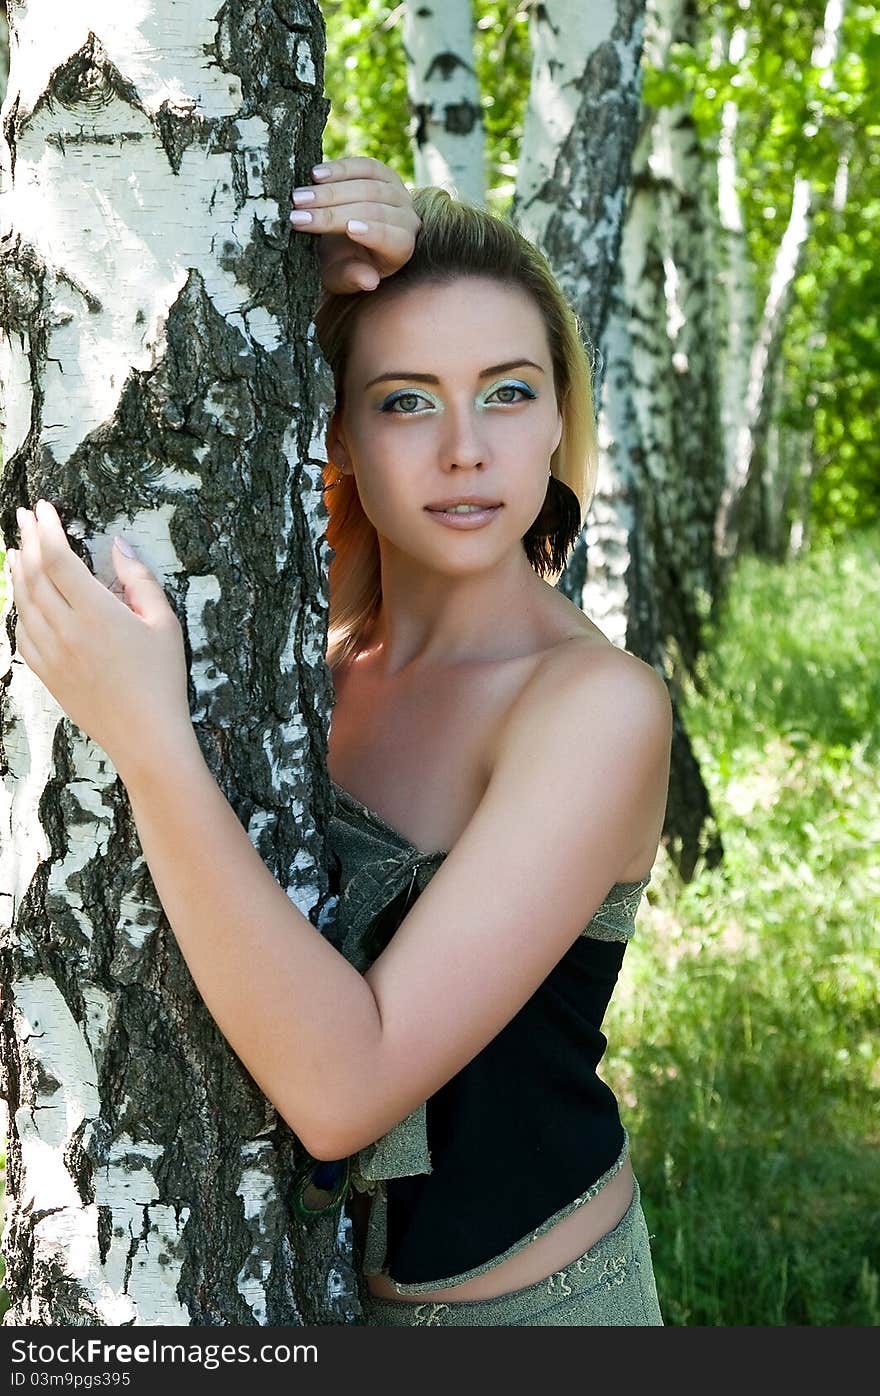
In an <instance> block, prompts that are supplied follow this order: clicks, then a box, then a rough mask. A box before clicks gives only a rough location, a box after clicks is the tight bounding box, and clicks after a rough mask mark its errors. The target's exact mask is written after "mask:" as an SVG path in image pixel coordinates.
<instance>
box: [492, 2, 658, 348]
mask: <svg viewBox="0 0 880 1396" xmlns="http://www.w3.org/2000/svg"><path fill="white" fill-rule="evenodd" d="M644 9H645V4H644V0H595V3H591V4H589V5H584V4H583V3H582V0H547V3H545V4H541V5H536V6H534V7H533V8H532V10H531V11H530V19H529V24H530V35H531V43H532V77H531V86H530V90H529V100H528V105H527V108H526V116H525V123H524V128H523V140H522V148H521V151H520V161H519V169H518V172H517V183H516V191H515V194H514V201H513V206H512V210H511V212H512V216H513V217H514V218H515V219H516V222H517V223H518V225H519V227H520V228H521V229H522V231H523V232H524V233H525V235H526V237H529V238H531V239H532V241H533V242H536V243H537V244H538V246H539V247H541V248H543V250H544V252H545V253H546V254H547V256H548V257H549V259H550V262H551V265H552V266H553V270H554V272H555V274H556V276H557V277H558V279H559V281H560V283H561V285H562V286H563V288H564V290H565V291H566V293H567V295H568V296H569V297H570V299H571V300H572V302H573V303H574V304H575V306H576V307H577V309H578V312H579V314H580V316H581V319H582V321H583V324H584V326H585V329H586V332H587V333H588V335H589V336H590V339H591V340H592V342H593V343H594V344H596V345H600V344H601V343H602V337H603V332H604V328H605V320H606V317H607V314H608V306H609V303H610V296H611V288H612V283H613V279H614V274H615V268H616V265H617V256H618V249H619V246H620V234H621V228H622V226H623V215H624V206H625V201H626V192H627V187H628V184H629V179H630V163H631V158H632V151H633V147H634V145H635V140H636V134H637V130H638V119H639V101H640V94H641V72H640V68H639V60H640V57H641V51H642V29H643V23H644Z"/></svg>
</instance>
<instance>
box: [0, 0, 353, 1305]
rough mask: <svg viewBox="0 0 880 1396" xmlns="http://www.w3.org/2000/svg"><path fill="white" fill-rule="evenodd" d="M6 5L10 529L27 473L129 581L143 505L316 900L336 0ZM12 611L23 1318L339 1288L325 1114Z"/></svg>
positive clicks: (16, 1300) (11, 1057)
mask: <svg viewBox="0 0 880 1396" xmlns="http://www.w3.org/2000/svg"><path fill="white" fill-rule="evenodd" d="M10 20H11V74H10V83H9V92H8V96H7V100H6V103H5V106H4V111H3V130H4V134H5V137H6V141H7V142H8V144H4V145H3V146H2V149H0V156H2V168H0V253H2V268H0V381H2V383H3V386H4V390H5V401H4V404H3V411H2V412H0V418H2V420H3V423H4V428H3V437H2V448H3V457H4V462H5V464H4V469H3V475H2V478H0V526H2V530H3V534H4V537H5V538H6V540H7V542H10V543H11V542H12V541H13V539H15V538H17V532H18V531H17V526H16V522H15V512H14V510H15V506H16V504H25V505H29V506H33V503H34V502H35V500H36V499H37V498H38V497H40V496H45V497H49V498H54V499H56V500H57V502H58V507H59V511H60V513H61V515H62V518H63V521H64V522H65V525H66V527H67V531H68V536H69V538H70V539H71V542H72V546H74V547H75V549H76V550H77V551H78V552H79V553H80V554H81V555H82V556H83V557H84V558H85V560H86V561H87V563H88V564H89V565H90V566H91V567H92V570H93V571H94V572H95V573H96V575H98V576H99V577H100V578H101V579H102V580H103V581H105V583H107V584H109V582H110V579H111V577H112V570H111V563H110V561H109V540H110V539H111V538H112V536H113V534H114V533H115V532H117V531H125V532H126V533H128V534H129V535H130V536H133V537H134V539H135V540H136V542H137V544H138V545H139V547H140V550H141V553H142V555H143V557H144V559H145V561H146V562H147V564H148V565H149V566H150V567H151V568H152V569H153V570H154V571H155V572H156V573H157V574H158V576H159V578H160V580H161V581H162V582H163V585H164V586H165V588H166V592H167V594H168V596H169V599H170V600H171V602H172V605H173V606H174V608H175V610H176V611H177V614H178V616H179V618H180V620H181V623H182V625H183V627H184V633H185V637H186V645H187V653H188V658H189V661H190V701H191V711H192V716H193V720H194V723H195V727H196V732H197V735H198V739H199V742H200V745H201V747H202V750H203V752H204V754H205V757H206V759H207V761H208V764H209V766H210V768H211V770H212V772H213V773H214V775H215V777H216V778H217V780H218V783H219V784H220V786H221V788H222V789H223V790H224V793H226V795H227V796H228V797H229V799H230V801H231V803H232V804H233V807H234V808H235V810H236V813H237V815H238V817H239V819H240V821H241V823H242V824H243V826H244V827H245V828H246V829H247V831H248V834H249V835H250V837H251V839H252V841H253V843H254V844H255V846H256V847H257V849H258V850H259V852H260V853H261V855H262V856H263V858H264V861H265V862H266V864H267V866H268V867H269V868H270V869H271V871H272V873H273V875H275V876H276V878H278V880H279V882H280V885H281V886H282V887H284V888H285V889H286V891H287V894H288V896H289V897H290V899H291V901H292V902H294V903H295V904H296V905H297V906H298V907H299V908H300V910H301V911H302V912H304V913H305V914H306V915H308V916H309V917H310V918H311V919H312V921H313V923H314V924H315V925H316V926H318V927H319V929H324V926H325V924H326V914H327V912H328V910H329V907H330V899H329V897H328V894H327V886H326V879H325V877H324V875H323V872H322V869H323V867H324V866H325V857H324V847H325V845H324V820H325V817H326V815H327V814H328V813H329V810H330V791H329V785H328V782H327V780H326V762H325V760H324V755H325V750H326V746H325V734H326V731H327V725H328V719H329V712H330V681H329V671H328V670H327V668H326V665H325V664H324V662H323V655H324V651H325V643H326V618H327V597H326V591H325V577H326V568H325V563H326V552H327V549H326V544H325V542H324V535H323V526H324V520H325V519H326V513H325V511H324V508H323V503H322V497H321V494H320V484H321V473H320V472H321V463H322V459H323V456H322V446H321V444H320V443H321V441H322V439H323V426H324V423H325V420H326V406H327V401H328V400H329V399H328V398H326V397H324V396H322V395H323V394H325V392H326V389H325V386H324V385H325V383H326V377H325V374H324V371H323V366H322V364H321V362H320V361H319V359H318V356H317V352H316V349H315V345H314V342H313V339H312V337H311V335H310V333H309V314H310V310H311V306H312V305H313V303H314V300H315V298H316V294H317V289H318V269H317V256H316V248H315V245H314V243H313V242H311V241H310V240H307V239H301V240H297V239H296V238H295V237H293V235H292V234H291V233H290V230H289V225H288V223H287V218H286V215H287V212H288V210H289V207H290V194H291V191H292V188H293V186H294V185H295V184H297V183H300V182H302V180H303V178H304V176H305V175H306V174H307V172H308V170H309V168H310V167H311V165H312V164H313V163H315V162H316V161H317V160H318V159H320V154H321V132H322V128H323V122H324V119H325V117H326V103H325V101H324V99H323V97H322V95H321V92H322V88H321V83H322V68H323V25H322V21H321V17H320V13H319V11H318V9H317V6H316V5H315V4H314V3H312V0H272V2H271V3H270V0H230V3H227V4H224V5H222V6H220V7H218V6H217V5H216V3H208V0H187V3H180V0H144V3H142V4H141V5H140V6H138V7H137V14H136V15H134V14H132V13H129V12H128V11H127V10H126V9H125V8H124V7H117V8H116V10H115V11H113V10H111V9H110V8H109V7H107V6H106V5H104V4H98V3H97V0H82V3H80V4H77V5H69V4H67V3H66V0H27V3H26V4H25V3H23V0H16V3H14V4H12V5H11V7H10ZM0 627H2V634H0V772H2V780H3V784H2V788H0V845H2V860H0V974H2V986H3V1000H2V1016H0V1033H2V1070H3V1081H2V1088H3V1094H4V1095H5V1096H6V1098H7V1100H8V1104H9V1129H10V1134H9V1140H8V1152H7V1171H8V1177H7V1186H8V1197H7V1217H6V1226H5V1229H4V1237H3V1253H4V1256H5V1261H6V1267H7V1270H6V1284H7V1287H8V1290H9V1294H10V1298H11V1308H10V1311H9V1313H8V1315H7V1322H9V1323H11V1324H17V1325H20V1324H52V1325H61V1324H73V1325H83V1324H93V1325H103V1324H135V1325H145V1324H146V1325H152V1324H245V1325H254V1324H267V1323H268V1324H292V1325H298V1324H301V1323H311V1322H325V1323H326V1322H335V1323H341V1322H347V1321H350V1320H351V1319H352V1317H353V1315H354V1314H356V1312H357V1302H356V1300H355V1299H354V1298H353V1297H352V1285H353V1280H352V1276H351V1273H350V1270H349V1256H350V1235H349V1232H350V1225H349V1224H348V1223H347V1221H346V1219H344V1218H343V1220H342V1222H341V1223H340V1225H339V1228H338V1231H337V1227H336V1225H335V1224H328V1225H329V1230H328V1229H327V1228H324V1229H323V1230H322V1229H321V1228H318V1229H316V1230H315V1231H314V1232H310V1233H309V1235H308V1236H304V1235H303V1234H301V1232H300V1231H299V1228H298V1225H297V1223H296V1221H295V1220H294V1218H293V1217H292V1216H291V1209H290V1198H291V1193H292V1189H291V1186H290V1183H291V1175H292V1172H293V1171H294V1169H295V1168H296V1166H297V1165H298V1163H299V1162H300V1160H301V1158H302V1150H301V1147H300V1145H299V1144H298V1142H297V1141H296V1140H295V1139H294V1136H293V1135H292V1133H291V1131H290V1130H289V1129H288V1128H287V1126H286V1125H285V1124H284V1122H283V1121H282V1120H281V1119H280V1118H279V1116H278V1115H277V1114H276V1112H275V1111H274V1109H273V1108H272V1107H271V1105H270V1104H269V1102H268V1101H267V1100H266V1098H265V1097H264V1096H263V1095H262V1093H261V1092H260V1090H259V1089H258V1088H257V1086H256V1085H255V1083H254V1082H253V1080H252V1079H251V1077H250V1076H249V1074H248V1073H247V1071H246V1070H245V1068H244V1067H243V1066H242V1064H241V1062H240V1061H239V1060H238V1058H237V1057H236V1056H235V1055H234V1053H233V1052H232V1051H231V1049H230V1048H229V1047H228V1046H227V1044H226V1042H225V1040H224V1039H223V1038H222V1036H221V1035H220V1033H219V1030H218V1029H217V1028H216V1026H215V1024H214V1022H213V1020H212V1019H211V1017H210V1015H209V1013H208V1011H207V1009H206V1008H205V1006H204V1004H203V1003H202V1001H201V998H200V997H199V995H198V993H197V991H196V989H195V986H194V984H193V982H192V979H191V977H190V975H189V971H188V969H187V968H186V965H185V962H184V960H183V957H182V956H181V954H180V952H179V950H178V947H177V944H176V941H175V939H174V936H173V934H172V933H171V931H170V928H169V926H168V923H167V920H166V919H165V917H164V914H163V911H162V908H161V905H160V903H159V901H158V898H157V895H156V892H155V888H154V887H153V884H152V882H151V880H150V877H149V874H148V871H147V867H146V864H145V861H144V858H143V855H142V851H141V849H140V847H139V844H138V840H137V834H136V829H135V826H134V824H133V821H132V818H131V812H130V807H129V805H128V802H127V799H126V796H125V791H124V788H123V787H122V785H121V784H120V782H119V780H118V779H117V776H116V772H115V771H114V770H113V768H112V766H111V764H110V762H109V761H108V759H107V758H106V756H105V755H104V753H103V752H102V751H101V750H100V749H99V748H98V747H96V746H95V745H94V744H93V743H91V742H90V741H89V740H88V739H87V738H86V737H85V736H84V734H83V733H81V732H80V731H79V730H78V729H77V728H76V727H74V726H73V725H72V724H71V723H70V721H69V720H68V719H67V718H66V717H65V715H64V714H63V713H62V712H61V710H60V709H59V708H58V706H57V705H56V704H55V702H54V700H53V699H52V698H51V696H50V695H49V694H48V693H47V691H46V689H45V688H44V687H43V686H42V685H41V683H40V682H39V680H38V679H37V678H36V677H35V675H34V674H33V673H32V671H31V670H29V669H28V668H27V666H26V665H25V664H24V663H23V662H22V661H21V660H20V658H19V656H18V655H17V654H16V651H15V625H14V612H13V610H12V608H11V605H9V604H7V606H6V607H5V609H4V613H3V615H2V618H0ZM96 682H100V676H96ZM145 682H149V676H148V675H145ZM156 759H157V760H158V761H161V760H162V753H161V752H157V753H156ZM168 779H169V780H171V781H173V780H174V771H173V770H169V771H168Z"/></svg>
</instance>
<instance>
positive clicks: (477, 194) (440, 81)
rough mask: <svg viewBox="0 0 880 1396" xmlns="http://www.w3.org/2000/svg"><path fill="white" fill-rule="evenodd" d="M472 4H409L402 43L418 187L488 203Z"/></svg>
mask: <svg viewBox="0 0 880 1396" xmlns="http://www.w3.org/2000/svg"><path fill="white" fill-rule="evenodd" d="M473 26H474V16H473V9H472V6H471V0H431V3H430V4H428V3H422V4H418V5H407V6H406V7H405V10H404V20H403V43H404V49H405V52H406V77H407V90H408V92H409V100H410V108H411V111H412V145H413V156H414V159H415V183H416V185H418V186H421V185H426V184H436V185H439V186H440V187H441V188H442V189H447V190H449V192H450V193H451V194H453V195H455V196H456V197H457V198H460V199H469V200H470V201H471V202H473V203H477V204H483V203H485V200H486V173H485V132H484V128H483V113H482V108H481V106H480V89H479V84H478V82H477V74H476V70H475V67H474V40H473Z"/></svg>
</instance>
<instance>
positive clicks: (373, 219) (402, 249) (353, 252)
mask: <svg viewBox="0 0 880 1396" xmlns="http://www.w3.org/2000/svg"><path fill="white" fill-rule="evenodd" d="M315 168H316V169H319V170H327V171H328V172H329V173H328V174H327V175H326V176H325V177H324V178H323V179H318V178H315V172H314V170H313V171H312V177H313V179H314V183H313V184H311V185H308V186H304V187H303V188H302V189H295V190H294V193H293V202H294V205H295V211H302V212H308V213H309V214H311V219H310V221H308V222H303V223H292V224H291V226H292V227H293V228H294V231H296V232H303V233H319V234H321V242H320V255H321V279H322V281H323V283H324V287H325V289H326V290H328V291H335V292H337V293H342V294H347V293H350V292H353V291H374V290H375V289H376V287H377V286H378V285H379V282H380V281H381V280H382V278H383V277H386V276H391V275H392V274H393V273H394V272H396V271H397V270H398V269H399V268H400V267H402V266H403V264H404V263H405V262H407V261H409V258H410V257H411V256H412V252H413V248H414V247H415V241H416V233H417V232H418V231H419V228H420V227H421V226H422V225H421V220H420V219H419V216H418V214H417V213H416V211H415V209H414V208H413V205H412V199H411V197H410V193H409V190H408V189H407V187H406V185H405V184H404V183H403V180H402V179H401V178H400V176H399V175H397V174H395V172H394V171H393V170H392V169H390V168H389V166H388V165H383V164H382V162H381V160H374V159H372V158H371V157H370V156H366V155H350V156H346V157H345V158H344V159H341V160H328V161H326V162H325V163H324V164H323V165H319V166H316V167H315ZM308 194H312V195H313V197H312V198H308V197H305V196H307V195H308ZM351 220H355V226H354V227H352V225H351ZM358 224H360V225H363V224H366V229H365V230H362V229H361V228H360V227H358Z"/></svg>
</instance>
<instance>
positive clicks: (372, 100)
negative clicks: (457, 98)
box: [322, 0, 531, 210]
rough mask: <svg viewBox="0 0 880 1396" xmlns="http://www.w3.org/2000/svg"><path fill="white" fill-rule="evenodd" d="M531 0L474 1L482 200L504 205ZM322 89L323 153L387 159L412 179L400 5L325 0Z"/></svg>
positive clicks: (517, 130) (517, 131) (524, 79)
mask: <svg viewBox="0 0 880 1396" xmlns="http://www.w3.org/2000/svg"><path fill="white" fill-rule="evenodd" d="M528 11H529V4H528V0H520V3H511V0H477V2H476V3H475V5H474V17H475V28H474V57H475V63H476V69H477V77H478V80H479V83H480V91H481V105H482V111H483V121H484V124H485V128H486V185H487V191H488V192H487V204H488V205H489V207H491V208H495V209H499V210H500V209H501V208H503V207H504V206H505V205H506V204H507V203H508V202H509V200H510V198H511V196H512V194H513V181H514V179H515V176H516V163H517V159H518V157H519V145H520V141H521V139H522V123H523V115H524V111H525V104H526V99H527V97H528V87H529V71H530V65H531V55H530V50H529V42H528ZM322 12H323V14H324V20H325V23H326V27H327V62H326V72H325V80H324V85H325V90H326V93H327V96H328V97H329V99H330V107H331V110H330V116H329V118H328V121H327V128H326V131H325V136H324V154H325V155H326V156H327V158H328V159H334V158H338V157H339V156H340V155H344V154H358V155H371V156H373V157H374V158H375V159H377V160H384V162H385V163H386V164H387V165H390V166H391V167H392V169H394V170H396V171H397V173H398V174H399V175H400V177H401V178H402V179H404V180H405V181H406V182H407V183H408V184H412V183H413V181H414V178H415V172H414V166H413V153H412V148H411V145H410V115H409V100H408V97H407V89H406V59H405V55H404V49H403V14H404V6H403V5H389V4H385V3H382V0H367V3H365V4H358V3H356V0H325V3H324V4H323V5H322Z"/></svg>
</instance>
